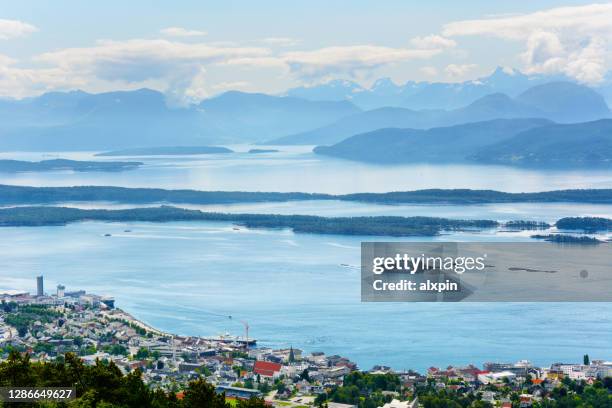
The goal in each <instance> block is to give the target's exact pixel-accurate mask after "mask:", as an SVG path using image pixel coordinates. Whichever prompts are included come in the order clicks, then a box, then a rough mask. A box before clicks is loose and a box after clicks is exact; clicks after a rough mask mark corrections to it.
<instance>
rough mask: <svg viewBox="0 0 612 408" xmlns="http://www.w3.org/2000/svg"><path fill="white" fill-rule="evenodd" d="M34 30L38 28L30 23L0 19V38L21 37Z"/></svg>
mask: <svg viewBox="0 0 612 408" xmlns="http://www.w3.org/2000/svg"><path fill="white" fill-rule="evenodd" d="M35 31H38V29H37V28H36V27H34V26H33V25H32V24H28V23H24V22H23V21H19V20H3V19H0V40H8V39H9V38H15V37H23V36H25V35H28V34H31V33H33V32H35Z"/></svg>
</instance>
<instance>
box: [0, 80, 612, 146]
mask: <svg viewBox="0 0 612 408" xmlns="http://www.w3.org/2000/svg"><path fill="white" fill-rule="evenodd" d="M551 79H555V78H554V77H543V76H540V77H533V76H529V77H528V76H526V75H524V74H521V73H519V72H516V71H513V72H509V71H507V70H502V69H498V70H497V71H495V72H494V73H493V74H492V75H491V76H489V77H486V78H482V79H480V80H478V81H470V82H469V83H468V82H466V83H462V84H442V83H437V84H436V83H408V84H405V85H403V86H402V87H400V88H401V90H398V89H399V88H398V86H397V85H395V84H394V83H393V82H392V81H390V80H386V79H382V80H380V81H378V82H377V83H376V84H375V86H373V87H372V88H371V89H369V90H364V89H363V88H360V87H359V86H358V85H357V84H355V83H352V82H350V81H338V82H336V83H328V84H324V85H321V86H320V87H318V88H317V87H314V88H300V89H297V88H296V89H293V90H291V91H289V92H288V93H287V95H285V96H275V95H266V94H258V93H246V92H238V91H229V92H225V93H223V94H220V95H218V96H215V97H212V98H208V99H205V100H203V101H202V102H201V103H198V104H192V105H188V106H184V107H169V106H168V105H167V104H166V99H165V97H164V95H163V94H162V93H160V92H157V91H154V90H150V89H139V90H134V91H116V92H105V93H99V94H91V93H87V92H83V91H71V92H49V93H46V94H43V95H41V96H38V97H32V98H26V99H22V100H11V99H2V100H0V150H4V151H16V150H25V151H27V150H38V151H68V150H89V151H107V150H123V149H132V148H151V147H164V146H172V147H193V146H211V145H226V144H234V143H257V144H266V143H268V144H307V145H332V144H335V143H338V142H340V141H342V140H344V139H346V138H348V137H351V136H353V135H356V134H361V133H366V132H370V131H374V130H378V129H384V128H411V129H429V128H437V127H448V126H453V125H458V124H463V123H472V122H482V121H489V120H494V119H516V118H540V119H547V120H552V121H554V122H558V123H577V122H585V121H593V120H597V119H603V118H608V117H610V111H609V109H608V106H607V104H606V102H605V100H604V98H603V97H602V96H601V95H600V94H599V93H598V92H596V91H595V90H593V89H592V88H589V87H586V86H584V85H579V84H576V83H574V82H568V81H553V82H550V80H551ZM409 88H410V89H411V90H410V91H409ZM317 89H318V90H317ZM601 89H603V88H601ZM347 92H350V95H348V96H347ZM504 92H505V93H504ZM357 95H360V96H359V97H358V98H357ZM409 95H413V96H410V98H413V97H414V98H415V99H414V100H416V101H420V102H422V103H421V104H420V105H418V104H417V105H418V106H417V105H415V107H417V108H418V109H409V108H406V107H403V106H405V105H410V104H407V103H406V100H407V99H406V98H407V97H408V96H409ZM453 95H454V96H453ZM315 96H316V97H319V98H321V99H323V100H313V99H312V98H314V97H315ZM349 96H351V97H349ZM359 98H361V99H359ZM364 98H365V99H364ZM367 98H374V99H376V100H377V101H378V102H376V103H374V101H373V100H372V103H365V102H363V101H365V100H366V99H367ZM428 98H429V99H428ZM428 100H429V102H427V101H428ZM466 101H469V103H468V102H466ZM377 105H381V106H382V107H376V108H375V109H369V108H370V107H372V106H377ZM424 106H425V107H435V109H422V108H423V107H424ZM449 106H451V107H452V108H449ZM457 106H458V107H457ZM364 109H366V110H364ZM368 109H369V110H368Z"/></svg>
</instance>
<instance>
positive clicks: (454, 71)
mask: <svg viewBox="0 0 612 408" xmlns="http://www.w3.org/2000/svg"><path fill="white" fill-rule="evenodd" d="M476 67H477V65H476V64H459V65H458V64H449V65H447V66H446V68H445V69H444V72H446V75H448V76H449V77H451V78H462V77H464V76H465V75H466V74H468V73H469V72H471V71H472V70H474V69H475V68H476Z"/></svg>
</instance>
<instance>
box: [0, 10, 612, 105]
mask: <svg viewBox="0 0 612 408" xmlns="http://www.w3.org/2000/svg"><path fill="white" fill-rule="evenodd" d="M611 21H612V3H611V2H607V3H590V2H583V1H548V0H531V1H529V2H527V1H522V2H521V1H505V0H497V1H490V0H487V1H480V0H478V1H429V2H423V1H399V0H397V1H391V0H387V1H385V0H377V1H374V0H371V1H360V0H351V1H348V0H325V1H319V0H309V1H300V2H298V1H286V0H285V1H265V0H258V1H230V0H224V1H202V0H200V1H172V2H168V1H150V0H149V1H134V0H130V1H126V0H123V1H113V0H105V1H100V2H84V1H66V0H63V1H62V0H54V1H53V2H40V1H27V0H20V1H0V96H12V97H23V96H27V95H35V94H39V93H42V92H44V91H48V90H54V89H59V90H66V89H75V88H80V89H84V90H87V91H92V92H98V91H105V90H115V89H132V88H139V87H143V86H146V87H151V88H155V89H159V90H161V91H164V92H166V93H168V94H170V95H171V96H173V97H175V98H177V99H183V100H189V99H196V100H197V99H201V98H203V97H206V96H208V95H212V94H216V93H219V92H221V91H223V90H227V89H240V90H245V91H261V92H272V93H277V92H282V91H283V90H285V89H287V88H289V87H294V86H300V85H310V84H316V83H320V82H325V81H328V80H330V79H335V78H345V79H352V80H356V81H358V82H360V83H361V84H363V85H366V86H367V85H369V84H371V83H372V81H373V80H375V79H377V78H380V77H391V78H392V79H393V80H394V81H395V82H397V83H404V82H406V81H408V80H427V81H462V80H466V79H472V78H478V77H479V76H483V75H487V74H488V73H490V72H491V71H492V70H493V69H494V68H495V67H496V66H504V67H514V68H518V69H521V70H522V71H525V72H529V73H563V74H566V75H568V76H571V77H574V78H576V79H578V80H579V81H581V82H585V83H593V84H594V83H598V82H600V81H602V80H603V78H604V76H605V74H606V72H607V70H608V69H609V66H610V64H611V62H612V61H611V60H612V58H611V52H610V50H611V48H612V23H610V22H611Z"/></svg>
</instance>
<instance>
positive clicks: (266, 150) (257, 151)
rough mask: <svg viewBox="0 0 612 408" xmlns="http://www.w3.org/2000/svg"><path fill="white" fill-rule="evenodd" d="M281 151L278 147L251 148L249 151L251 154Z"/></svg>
mask: <svg viewBox="0 0 612 408" xmlns="http://www.w3.org/2000/svg"><path fill="white" fill-rule="evenodd" d="M278 152H279V151H278V150H276V149H251V150H249V151H248V153H251V154H259V153H278Z"/></svg>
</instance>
